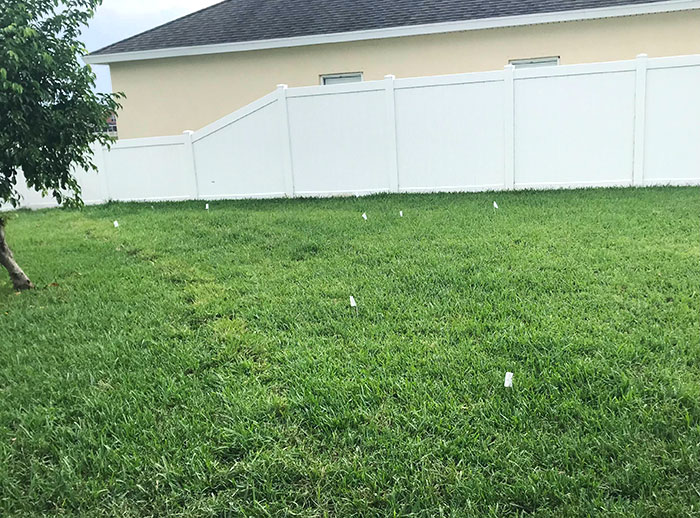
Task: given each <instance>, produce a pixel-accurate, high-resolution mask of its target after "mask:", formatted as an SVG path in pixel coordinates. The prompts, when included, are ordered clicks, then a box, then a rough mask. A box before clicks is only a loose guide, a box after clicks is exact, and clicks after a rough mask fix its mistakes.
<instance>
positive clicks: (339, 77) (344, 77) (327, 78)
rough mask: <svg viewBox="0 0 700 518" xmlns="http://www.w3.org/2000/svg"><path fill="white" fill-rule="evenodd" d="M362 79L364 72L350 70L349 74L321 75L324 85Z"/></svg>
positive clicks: (354, 81)
mask: <svg viewBox="0 0 700 518" xmlns="http://www.w3.org/2000/svg"><path fill="white" fill-rule="evenodd" d="M361 81H362V72H349V73H347V74H326V75H322V76H321V84H322V85H340V84H343V83H359V82H361Z"/></svg>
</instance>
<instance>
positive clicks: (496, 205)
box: [493, 201, 498, 209]
mask: <svg viewBox="0 0 700 518" xmlns="http://www.w3.org/2000/svg"><path fill="white" fill-rule="evenodd" d="M493 208H494V209H497V208H498V203H496V202H495V201H494V202H493Z"/></svg>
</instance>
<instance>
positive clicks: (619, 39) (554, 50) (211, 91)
mask: <svg viewBox="0 0 700 518" xmlns="http://www.w3.org/2000/svg"><path fill="white" fill-rule="evenodd" d="M642 52H645V53H647V54H649V55H650V56H651V57H656V56H672V55H681V54H700V10H695V11H685V12H678V13H666V14H655V15H644V16H632V17H624V18H612V19H603V20H591V21H581V22H567V23H554V24H545V25H535V26H525V27H512V28H503V29H487V30H479V31H466V32H459V33H448V34H437V35H429V36H411V37H403V38H391V39H383V40H373V41H362V42H353V43H338V44H327V45H313V46H306V47H294V48H286V49H272V50H259V51H250V52H236V53H228V54H217V55H209V56H193V57H186V58H169V59H159V60H149V61H136V62H131V63H115V64H113V65H111V73H112V85H113V89H114V91H122V92H124V93H126V95H127V99H126V100H124V101H123V103H122V104H123V105H124V109H123V110H122V111H121V112H120V114H119V136H120V138H134V137H147V136H157V135H173V134H178V133H181V132H182V131H184V130H186V129H192V130H197V129H199V128H201V127H203V126H205V125H207V124H209V123H210V122H213V121H215V120H217V119H219V118H220V117H222V116H224V115H226V114H228V113H230V112H232V111H234V110H236V109H237V108H240V107H241V106H244V105H246V104H248V103H249V102H251V101H254V100H255V99H257V98H259V97H261V96H263V95H265V94H267V93H269V92H271V91H272V90H274V89H275V86H276V85H277V84H279V83H287V84H288V85H289V86H292V87H293V86H306V85H317V84H319V76H320V75H321V74H329V73H337V72H363V73H364V79H365V80H373V79H381V78H383V77H384V75H386V74H395V75H396V76H397V77H414V76H425V75H435V74H453V73H460V72H474V71H484V70H498V69H501V68H503V66H504V65H506V64H507V63H508V60H510V59H518V58H531V57H538V56H561V63H562V64H570V63H590V62H596V61H612V60H620V59H631V58H634V57H635V56H636V55H637V54H639V53H642Z"/></svg>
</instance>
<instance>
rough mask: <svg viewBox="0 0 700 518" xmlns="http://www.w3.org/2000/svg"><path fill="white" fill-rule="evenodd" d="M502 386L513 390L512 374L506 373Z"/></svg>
mask: <svg viewBox="0 0 700 518" xmlns="http://www.w3.org/2000/svg"><path fill="white" fill-rule="evenodd" d="M503 386H504V387H506V388H513V373H512V372H506V380H505V382H504V383H503Z"/></svg>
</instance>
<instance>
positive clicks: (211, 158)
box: [24, 55, 700, 207]
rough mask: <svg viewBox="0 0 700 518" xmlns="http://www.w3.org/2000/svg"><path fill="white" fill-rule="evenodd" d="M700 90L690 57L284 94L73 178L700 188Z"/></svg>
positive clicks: (112, 184)
mask: <svg viewBox="0 0 700 518" xmlns="http://www.w3.org/2000/svg"><path fill="white" fill-rule="evenodd" d="M699 92H700V55H695V56H679V57H669V58H653V59H649V58H647V57H646V56H645V55H640V56H638V57H637V59H635V60H630V61H618V62H608V63H593V64H583V65H565V66H556V67H543V68H530V69H522V70H516V69H514V68H513V67H512V66H510V65H509V66H507V67H506V68H505V69H504V70H502V71H495V72H479V73H470V74H459V75H450V76H433V77H421V78H410V79H395V78H394V77H393V76H387V77H386V78H385V79H384V80H383V81H368V82H364V83H354V84H343V85H334V86H311V87H302V88H287V87H286V86H284V85H280V86H279V87H278V89H277V90H276V91H275V92H273V93H271V94H269V95H267V96H265V97H263V98H261V99H259V100H257V101H255V102H253V103H252V104H250V105H248V106H246V107H244V108H242V109H240V110H238V111H236V112H235V113H233V114H231V115H228V116H227V117H224V118H223V119H221V120H218V121H216V122H214V123H213V124H211V125H209V126H207V127H205V128H203V129H200V130H199V131H196V132H186V133H184V134H183V135H178V136H170V137H156V138H144V139H132V140H121V141H119V142H118V143H117V144H116V145H115V146H114V147H113V148H112V149H111V150H110V151H106V150H103V149H96V164H97V166H98V168H99V170H100V173H101V174H99V175H93V174H88V173H85V172H78V175H79V178H80V181H81V185H82V186H83V190H84V198H85V200H86V202H87V203H101V202H104V201H107V200H121V201H134V200H144V201H146V200H149V201H156V200H185V199H236V198H262V197H284V196H289V197H293V196H333V195H347V194H370V193H377V192H435V191H481V190H500V189H525V188H540V189H541V188H571V187H582V186H591V187H594V186H611V185H620V186H633V185H634V186H647V185H663V184H672V185H692V184H698V185H700V146H698V145H697V143H698V142H700V124H698V121H699V120H700V93H699ZM51 204H52V203H51V201H50V200H43V199H41V197H40V196H39V195H38V194H36V193H29V192H27V193H26V194H25V203H24V206H26V207H43V206H50V205H51Z"/></svg>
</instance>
